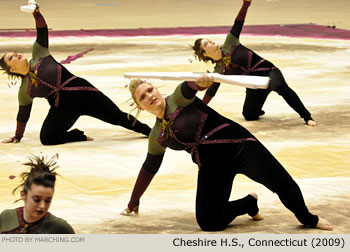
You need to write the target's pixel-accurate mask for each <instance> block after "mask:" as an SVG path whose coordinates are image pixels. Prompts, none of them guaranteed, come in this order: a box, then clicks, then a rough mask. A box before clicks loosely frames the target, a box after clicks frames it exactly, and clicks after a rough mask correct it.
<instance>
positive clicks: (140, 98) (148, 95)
mask: <svg viewBox="0 0 350 252" xmlns="http://www.w3.org/2000/svg"><path fill="white" fill-rule="evenodd" d="M129 91H130V93H131V96H132V98H133V100H134V102H135V103H136V105H137V107H138V108H139V109H142V110H146V111H148V112H150V113H151V114H154V115H155V116H158V117H159V116H160V115H161V113H163V112H164V111H165V99H164V97H163V96H162V95H161V94H160V93H159V91H158V89H157V88H155V87H154V86H153V85H152V84H150V83H147V82H145V81H143V80H140V79H133V80H131V82H130V84H129ZM160 117H162V115H161V116H160Z"/></svg>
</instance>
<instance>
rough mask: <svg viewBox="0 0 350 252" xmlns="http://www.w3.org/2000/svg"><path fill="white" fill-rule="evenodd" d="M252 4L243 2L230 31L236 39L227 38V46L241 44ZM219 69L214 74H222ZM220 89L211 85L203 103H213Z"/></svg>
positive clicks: (245, 0) (215, 85) (246, 0)
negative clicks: (244, 25) (212, 100)
mask: <svg viewBox="0 0 350 252" xmlns="http://www.w3.org/2000/svg"><path fill="white" fill-rule="evenodd" d="M250 2H251V0H243V5H242V7H241V9H240V10H239V12H238V14H237V16H236V19H235V22H234V24H233V26H232V28H231V30H230V33H231V34H232V35H233V36H234V37H235V38H232V36H231V37H230V36H227V38H226V41H225V44H228V45H229V46H232V43H233V42H232V41H236V42H234V43H237V44H239V36H240V34H241V31H242V28H243V24H244V20H245V17H246V15H247V10H248V7H249V5H250ZM225 44H224V45H225ZM218 69H220V67H219V66H218V65H216V66H215V69H214V72H217V73H221V70H218ZM219 87H220V83H219V82H214V83H213V85H211V86H210V87H209V88H208V90H207V92H206V93H205V95H204V97H203V102H204V103H205V104H208V103H209V102H210V101H211V99H212V98H213V97H214V96H215V94H216V92H217V91H218V89H219Z"/></svg>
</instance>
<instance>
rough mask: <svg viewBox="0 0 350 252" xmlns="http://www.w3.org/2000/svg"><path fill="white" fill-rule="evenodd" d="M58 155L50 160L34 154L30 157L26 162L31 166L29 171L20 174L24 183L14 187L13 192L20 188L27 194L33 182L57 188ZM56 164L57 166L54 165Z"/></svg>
mask: <svg viewBox="0 0 350 252" xmlns="http://www.w3.org/2000/svg"><path fill="white" fill-rule="evenodd" d="M57 158H58V155H57V154H56V155H54V156H53V157H52V158H51V159H50V160H48V161H47V160H46V159H47V158H46V157H38V156H34V155H33V156H32V157H30V158H29V162H27V163H24V165H28V166H29V167H30V171H29V172H23V173H21V174H20V176H21V177H22V183H21V184H20V185H19V186H17V187H16V188H15V189H13V191H12V193H13V194H15V192H16V191H17V190H18V189H23V192H24V194H27V192H28V190H30V189H31V187H32V185H33V184H36V185H42V186H44V187H52V188H53V189H54V188H55V182H56V175H58V174H57V173H56V172H55V170H56V169H57V166H55V165H56V160H57ZM54 166H55V167H54Z"/></svg>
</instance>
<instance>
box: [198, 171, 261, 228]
mask: <svg viewBox="0 0 350 252" xmlns="http://www.w3.org/2000/svg"><path fill="white" fill-rule="evenodd" d="M235 175H236V174H235V173H233V172H232V171H228V170H226V171H224V169H219V168H218V167H205V166H202V167H201V168H200V169H199V171H198V181H197V195H196V219H197V223H198V225H199V226H200V227H201V229H202V230H204V231H220V230H223V229H225V228H226V227H227V225H228V224H230V222H232V221H233V220H234V219H235V218H236V217H237V216H239V215H243V214H247V213H249V212H252V211H257V207H256V200H255V199H254V198H253V197H249V196H247V197H244V198H242V199H238V200H234V201H229V198H230V194H231V189H232V183H233V179H234V177H235ZM255 214H256V213H255Z"/></svg>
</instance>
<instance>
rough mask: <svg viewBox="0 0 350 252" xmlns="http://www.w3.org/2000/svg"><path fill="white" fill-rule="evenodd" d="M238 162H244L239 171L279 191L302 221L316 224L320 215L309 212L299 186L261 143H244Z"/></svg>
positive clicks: (312, 224) (281, 197) (282, 198)
mask: <svg viewBox="0 0 350 252" xmlns="http://www.w3.org/2000/svg"><path fill="white" fill-rule="evenodd" d="M236 162H240V163H242V164H244V165H243V166H241V167H239V171H238V172H239V173H242V174H244V175H246V176H247V177H249V178H250V179H252V180H254V181H256V182H258V183H261V184H263V185H264V186H266V187H267V188H268V189H270V190H271V191H273V192H275V193H277V195H278V197H279V198H280V200H281V201H282V203H283V204H284V206H285V207H287V208H288V209H289V210H290V211H292V212H293V213H294V215H295V216H296V217H297V219H298V220H299V221H300V222H301V223H303V224H305V225H308V226H310V227H315V226H316V224H317V222H318V217H317V216H316V215H313V214H311V213H310V212H309V210H308V208H307V207H306V205H305V202H304V198H303V195H302V193H301V190H300V188H299V186H298V185H297V183H296V182H295V181H294V180H293V178H292V177H291V176H290V175H289V174H288V172H287V171H286V170H285V169H284V168H283V166H282V165H281V164H280V163H279V162H278V161H277V160H276V158H275V157H274V156H273V155H272V154H271V153H270V152H269V151H268V150H267V149H266V148H265V147H264V146H263V145H262V144H261V143H259V142H245V143H243V147H242V151H241V152H240V154H239V156H238V157H237V161H236Z"/></svg>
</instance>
